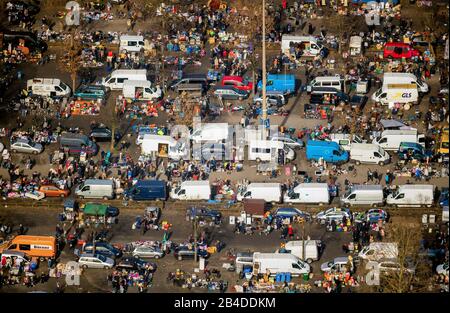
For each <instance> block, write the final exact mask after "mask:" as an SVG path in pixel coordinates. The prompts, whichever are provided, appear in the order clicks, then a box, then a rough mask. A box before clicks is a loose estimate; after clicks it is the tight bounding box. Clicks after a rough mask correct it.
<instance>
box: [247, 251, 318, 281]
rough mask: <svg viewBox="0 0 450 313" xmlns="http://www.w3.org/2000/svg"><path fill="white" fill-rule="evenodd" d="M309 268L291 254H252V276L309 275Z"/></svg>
mask: <svg viewBox="0 0 450 313" xmlns="http://www.w3.org/2000/svg"><path fill="white" fill-rule="evenodd" d="M310 271H311V267H310V266H309V264H307V263H306V262H303V261H302V260H300V259H299V258H298V257H296V256H295V255H293V254H291V253H260V252H255V253H254V254H253V274H266V273H267V272H269V273H270V276H275V275H276V274H277V273H291V275H292V276H300V275H303V274H309V272H310Z"/></svg>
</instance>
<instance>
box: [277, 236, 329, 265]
mask: <svg viewBox="0 0 450 313" xmlns="http://www.w3.org/2000/svg"><path fill="white" fill-rule="evenodd" d="M319 242H320V241H319V240H305V241H304V242H303V240H293V241H289V242H286V244H285V246H284V248H285V249H286V251H287V253H291V254H293V255H295V256H296V257H297V258H299V259H300V260H303V245H304V246H305V261H306V263H308V264H311V263H312V262H314V261H317V260H318V259H319ZM277 253H279V249H278V250H277Z"/></svg>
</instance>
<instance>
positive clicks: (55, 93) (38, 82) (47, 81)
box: [27, 78, 72, 97]
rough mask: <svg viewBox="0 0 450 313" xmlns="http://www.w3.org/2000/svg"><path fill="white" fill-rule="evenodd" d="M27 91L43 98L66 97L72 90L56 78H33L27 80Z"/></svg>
mask: <svg viewBox="0 0 450 313" xmlns="http://www.w3.org/2000/svg"><path fill="white" fill-rule="evenodd" d="M27 91H28V92H31V94H32V95H38V96H43V97H68V96H70V94H71V92H72V90H71V89H70V87H69V86H67V85H66V84H64V83H63V82H62V81H61V80H59V79H56V78H33V79H29V80H27Z"/></svg>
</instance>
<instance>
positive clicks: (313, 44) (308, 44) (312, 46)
mask: <svg viewBox="0 0 450 313" xmlns="http://www.w3.org/2000/svg"><path fill="white" fill-rule="evenodd" d="M291 43H293V44H298V43H301V44H303V45H304V47H305V49H304V50H303V56H307V57H315V56H317V55H319V54H320V52H321V51H322V50H323V46H322V45H321V44H319V43H318V42H317V39H316V38H314V37H313V36H292V35H283V36H282V37H281V52H282V53H284V54H286V55H290V52H289V48H290V45H291Z"/></svg>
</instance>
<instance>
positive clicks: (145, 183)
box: [124, 180, 167, 201]
mask: <svg viewBox="0 0 450 313" xmlns="http://www.w3.org/2000/svg"><path fill="white" fill-rule="evenodd" d="M124 198H125V199H129V200H134V201H143V200H163V201H164V200H166V199H167V183H166V182H165V181H163V180H138V181H137V182H136V183H135V184H134V185H133V186H131V187H130V188H129V189H127V190H125V192H124Z"/></svg>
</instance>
